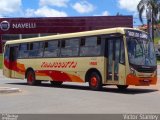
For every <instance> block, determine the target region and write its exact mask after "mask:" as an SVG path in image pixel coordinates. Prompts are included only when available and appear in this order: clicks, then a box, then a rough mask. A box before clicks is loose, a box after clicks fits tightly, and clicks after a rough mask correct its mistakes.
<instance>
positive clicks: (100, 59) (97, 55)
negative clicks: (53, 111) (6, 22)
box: [3, 27, 157, 90]
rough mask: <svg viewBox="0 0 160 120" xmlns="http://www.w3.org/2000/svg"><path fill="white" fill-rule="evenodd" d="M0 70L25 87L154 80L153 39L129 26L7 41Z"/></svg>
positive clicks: (142, 83) (144, 83)
mask: <svg viewBox="0 0 160 120" xmlns="http://www.w3.org/2000/svg"><path fill="white" fill-rule="evenodd" d="M3 74H4V76H6V77H8V78H16V79H24V80H26V82H27V84H28V85H38V84H41V82H42V81H50V83H51V84H52V85H56V86H57V85H61V84H62V83H63V82H80V83H85V82H88V84H89V87H90V88H91V89H92V90H100V89H101V88H102V87H103V86H104V85H116V86H117V87H118V88H119V89H120V90H125V89H126V88H127V87H128V86H129V85H134V86H149V85H155V84H156V82H157V65H156V56H155V50H154V43H153V41H152V40H151V39H150V37H149V35H148V34H147V33H145V32H143V31H140V30H137V29H134V28H123V27H118V28H110V29H101V30H93V31H85V32H77V33H67V34H57V35H53V36H45V37H36V38H29V39H21V40H11V41H7V42H6V43H5V46H4V65H3Z"/></svg>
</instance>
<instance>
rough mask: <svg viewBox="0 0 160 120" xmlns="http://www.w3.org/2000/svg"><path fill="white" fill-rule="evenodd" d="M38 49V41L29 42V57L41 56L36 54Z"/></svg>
mask: <svg viewBox="0 0 160 120" xmlns="http://www.w3.org/2000/svg"><path fill="white" fill-rule="evenodd" d="M39 49H40V42H33V43H30V46H29V57H30V58H34V57H42V56H38V55H39V54H38V51H39Z"/></svg>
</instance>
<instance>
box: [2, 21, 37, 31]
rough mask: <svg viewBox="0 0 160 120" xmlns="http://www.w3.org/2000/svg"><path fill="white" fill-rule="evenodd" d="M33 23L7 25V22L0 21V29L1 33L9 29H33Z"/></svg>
mask: <svg viewBox="0 0 160 120" xmlns="http://www.w3.org/2000/svg"><path fill="white" fill-rule="evenodd" d="M36 27H37V26H36V23H35V22H24V23H22V22H19V23H18V22H15V23H9V22H8V21H2V22H1V23H0V28H1V30H2V31H7V30H9V29H10V28H12V29H33V28H36Z"/></svg>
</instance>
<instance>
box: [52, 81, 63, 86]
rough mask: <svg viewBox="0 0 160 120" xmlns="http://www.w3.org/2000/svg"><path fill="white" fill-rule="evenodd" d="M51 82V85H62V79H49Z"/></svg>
mask: <svg viewBox="0 0 160 120" xmlns="http://www.w3.org/2000/svg"><path fill="white" fill-rule="evenodd" d="M50 82H51V85H53V86H60V85H62V83H63V82H62V81H50Z"/></svg>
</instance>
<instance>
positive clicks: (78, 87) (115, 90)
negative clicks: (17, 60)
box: [6, 83, 159, 95]
mask: <svg viewBox="0 0 160 120" xmlns="http://www.w3.org/2000/svg"><path fill="white" fill-rule="evenodd" d="M6 84H10V85H21V86H22V85H24V86H28V87H48V88H62V89H74V90H85V91H92V90H90V88H89V87H88V86H81V85H69V84H67V85H66V84H62V85H61V86H53V85H51V84H49V83H42V84H40V85H38V86H29V85H27V84H26V83H6ZM156 91H159V90H158V89H151V88H150V89H148V88H147V86H146V88H138V87H137V88H136V87H134V88H132V87H129V88H128V89H126V90H119V89H118V88H115V87H113V88H111V87H108V86H105V87H103V88H102V90H100V91H96V92H110V93H119V94H133V95H134V94H144V93H151V92H156Z"/></svg>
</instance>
